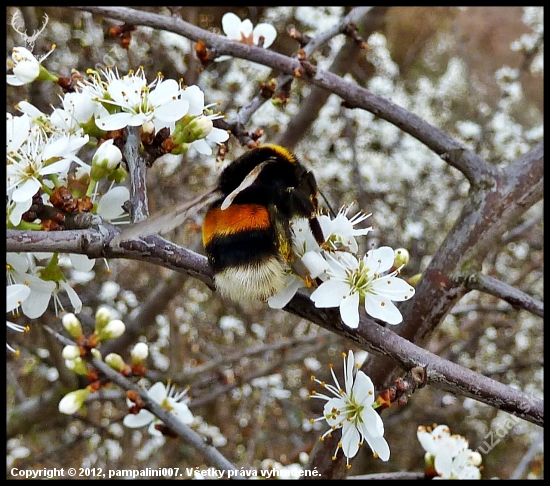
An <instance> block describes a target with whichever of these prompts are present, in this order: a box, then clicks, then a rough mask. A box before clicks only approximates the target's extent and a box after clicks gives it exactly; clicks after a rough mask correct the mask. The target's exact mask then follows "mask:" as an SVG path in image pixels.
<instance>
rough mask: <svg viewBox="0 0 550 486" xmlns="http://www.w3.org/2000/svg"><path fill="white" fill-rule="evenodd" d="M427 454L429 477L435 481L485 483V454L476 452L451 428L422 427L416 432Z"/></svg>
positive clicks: (425, 457)
mask: <svg viewBox="0 0 550 486" xmlns="http://www.w3.org/2000/svg"><path fill="white" fill-rule="evenodd" d="M416 435H417V437H418V440H419V441H420V444H421V445H422V447H423V448H424V450H425V451H426V454H425V455H424V460H425V462H426V474H427V475H428V476H434V479H481V473H480V470H479V466H480V464H481V454H480V453H479V452H477V451H472V450H471V449H470V447H469V444H468V441H467V440H466V439H465V438H464V437H463V436H461V435H458V434H452V435H451V430H450V429H449V427H448V426H447V425H437V426H435V427H434V428H432V427H425V426H423V425H421V426H419V427H418V430H417V432H416Z"/></svg>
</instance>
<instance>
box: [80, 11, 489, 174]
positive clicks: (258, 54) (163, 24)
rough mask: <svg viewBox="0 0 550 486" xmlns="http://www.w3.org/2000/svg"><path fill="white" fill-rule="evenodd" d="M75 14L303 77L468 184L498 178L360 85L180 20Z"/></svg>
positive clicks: (147, 15) (475, 157)
mask: <svg viewBox="0 0 550 486" xmlns="http://www.w3.org/2000/svg"><path fill="white" fill-rule="evenodd" d="M73 8H76V9H78V10H85V11H87V12H90V13H92V14H93V15H97V16H101V17H110V18H113V19H117V20H122V21H124V22H127V23H131V24H135V25H146V26H149V27H153V28H156V29H161V30H167V31H169V32H174V33H176V34H180V35H182V36H184V37H186V38H188V39H191V40H193V41H199V40H201V41H203V42H204V43H205V45H206V46H207V47H208V48H210V49H214V50H215V51H216V52H217V53H219V54H224V55H229V56H232V57H239V58H242V59H248V60H249V61H253V62H257V63H259V64H264V65H266V66H269V67H271V68H273V69H276V70H279V71H280V72H282V73H284V74H288V75H292V76H295V75H296V73H303V74H302V75H301V77H300V79H302V80H303V81H306V82H309V83H311V84H314V85H316V86H319V87H321V88H324V89H327V90H329V91H330V92H332V93H335V94H337V95H338V96H340V97H341V98H342V99H343V100H344V101H345V102H346V106H348V107H350V108H362V109H364V110H367V111H370V112H371V113H373V114H375V115H376V116H378V117H380V118H382V119H384V120H386V121H388V122H390V123H393V124H394V125H395V126H397V127H399V128H400V129H401V130H403V131H404V132H406V133H408V134H410V135H412V136H413V137H415V138H416V139H418V140H419V141H420V142H422V143H423V144H425V145H426V146H428V147H429V148H430V149H431V150H432V151H433V152H435V153H436V154H438V155H440V156H441V157H442V158H443V160H445V161H446V162H447V163H448V164H450V165H451V166H452V167H454V168H456V169H458V170H459V171H461V172H462V173H463V174H464V175H465V177H466V178H467V179H468V180H469V181H470V183H472V184H473V183H478V184H479V183H481V182H482V181H484V180H486V179H489V180H492V178H493V177H494V174H495V171H496V169H495V168H494V167H493V166H491V165H489V164H488V163H487V162H486V161H485V160H484V159H483V158H481V157H480V156H478V155H477V154H476V153H474V152H473V151H471V150H469V149H467V148H466V147H465V146H464V144H462V143H461V142H458V141H457V140H455V139H453V138H452V137H450V136H449V135H447V134H446V133H445V132H443V131H442V130H439V129H438V128H436V127H434V126H433V125H430V124H429V123H427V122H426V121H424V120H423V119H422V118H420V117H418V116H416V115H414V114H412V113H410V112H408V111H407V110H406V109H404V108H401V107H400V106H398V105H396V104H394V103H392V102H391V101H389V100H387V99H386V98H383V97H381V96H378V95H375V94H374V93H371V92H370V91H369V90H367V89H365V88H362V87H360V86H358V85H357V84H356V83H352V82H350V81H346V80H344V79H342V78H341V77H340V76H337V75H335V74H333V73H329V72H327V71H323V70H321V69H317V68H316V67H315V66H312V65H311V64H308V63H304V62H300V61H299V60H297V59H293V58H290V57H288V56H284V55H282V54H279V53H277V52H273V51H269V50H267V49H262V48H260V47H256V46H249V45H245V44H241V43H239V42H233V41H231V40H228V39H227V38H226V37H224V36H220V35H216V34H213V33H212V32H208V31H207V30H204V29H201V28H199V27H196V26H194V25H191V24H189V23H187V22H185V21H183V20H182V19H180V18H175V17H167V16H165V15H159V14H155V13H151V12H145V11H142V10H134V9H132V8H127V7H73Z"/></svg>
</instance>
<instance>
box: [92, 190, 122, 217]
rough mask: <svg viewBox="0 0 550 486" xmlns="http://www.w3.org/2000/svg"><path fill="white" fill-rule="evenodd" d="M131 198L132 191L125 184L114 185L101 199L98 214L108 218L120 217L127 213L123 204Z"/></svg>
mask: <svg viewBox="0 0 550 486" xmlns="http://www.w3.org/2000/svg"><path fill="white" fill-rule="evenodd" d="M129 198H130V192H129V191H128V188H126V187H124V186H117V187H113V188H112V189H111V190H110V191H108V192H107V193H105V195H104V196H103V197H102V198H101V199H100V200H99V203H98V204H97V214H99V215H100V216H101V217H103V218H105V219H107V220H111V219H115V218H119V217H120V216H122V215H123V214H125V213H124V209H123V208H122V205H123V204H124V203H125V202H126V201H127V200H128V199H129Z"/></svg>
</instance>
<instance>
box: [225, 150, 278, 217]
mask: <svg viewBox="0 0 550 486" xmlns="http://www.w3.org/2000/svg"><path fill="white" fill-rule="evenodd" d="M273 160H274V159H268V160H266V161H265V162H262V163H261V164H259V165H257V166H256V167H254V168H253V169H252V170H251V171H250V172H249V173H248V175H247V176H246V177H245V178H244V179H243V181H242V182H241V183H240V184H239V187H237V189H235V190H234V191H233V192H231V193H230V194H229V195H228V196H227V197H226V198H225V199H224V200H223V202H222V205H221V206H220V209H221V210H222V211H224V210H225V209H227V208H228V207H229V206H231V204H232V203H233V200H234V199H235V198H236V197H237V196H238V195H239V193H241V192H242V191H244V190H245V189H246V188H247V187H250V186H251V185H252V184H254V181H255V180H256V179H257V178H258V176H259V175H260V172H261V171H262V169H263V168H264V167H265V166H266V165H267V164H269V163H270V162H273Z"/></svg>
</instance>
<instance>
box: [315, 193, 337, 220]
mask: <svg viewBox="0 0 550 486" xmlns="http://www.w3.org/2000/svg"><path fill="white" fill-rule="evenodd" d="M318 192H319V194H320V195H321V197H322V198H323V201H325V204H326V205H327V207H328V209H329V211H330V214H332V216H333V217H334V218H335V217H336V213H335V212H334V209H332V206H331V205H330V203H329V202H328V199H327V198H326V197H325V195H324V194H323V192H322V191H320V190H319V191H318Z"/></svg>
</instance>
